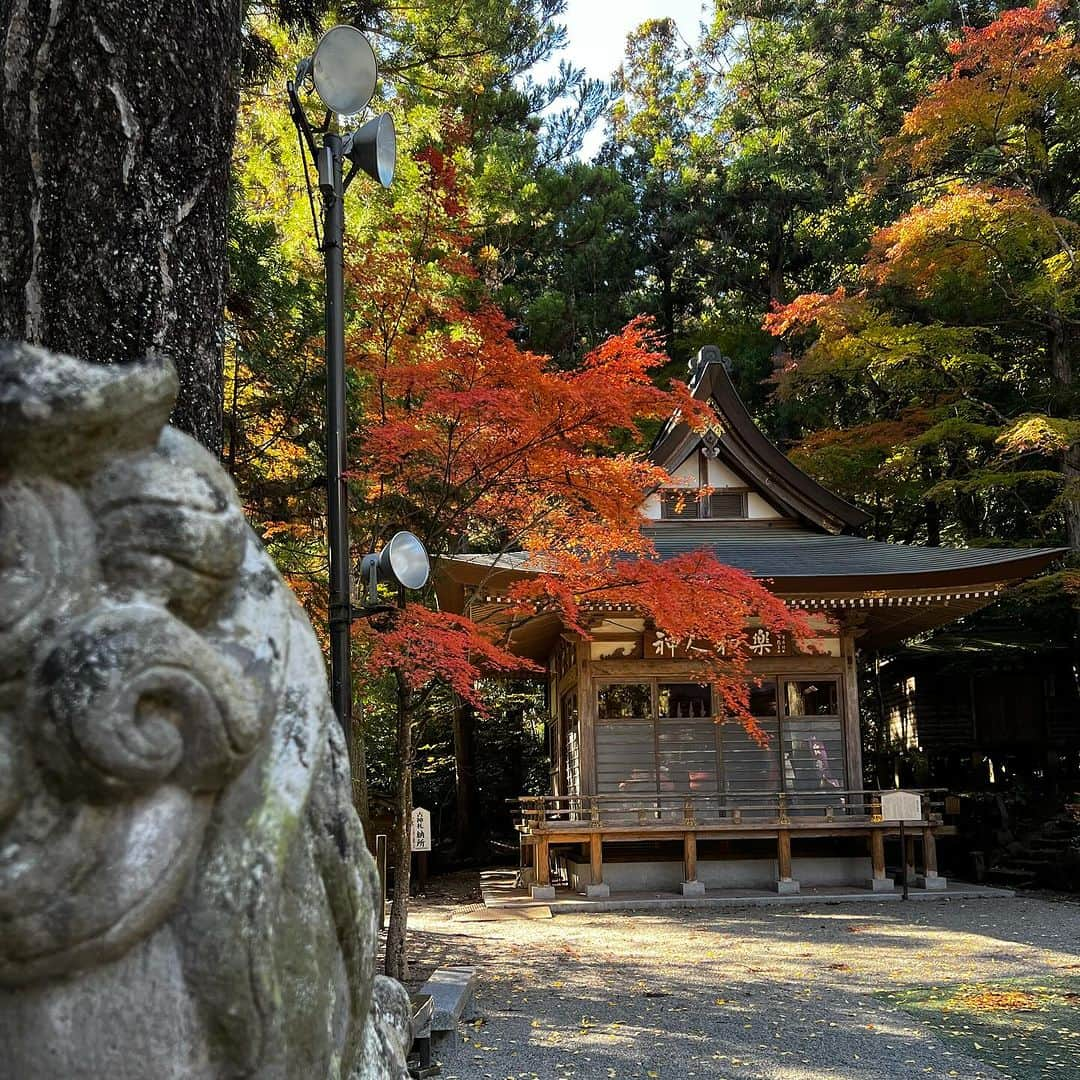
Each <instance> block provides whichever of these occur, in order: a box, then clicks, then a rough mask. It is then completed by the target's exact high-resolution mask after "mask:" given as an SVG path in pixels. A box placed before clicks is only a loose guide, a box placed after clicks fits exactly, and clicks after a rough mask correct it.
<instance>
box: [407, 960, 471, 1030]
mask: <svg viewBox="0 0 1080 1080" xmlns="http://www.w3.org/2000/svg"><path fill="white" fill-rule="evenodd" d="M476 982H477V980H476V968H473V967H445V968H438V969H437V970H436V971H435V973H434V974H433V975H432V976H431V978H430V979H428V981H427V982H426V983H424V985H423V986H422V987H421V988H420V993H421V994H430V995H431V998H432V1004H433V1014H432V1017H431V1034H432V1037H433V1038H434V1039H435V1040H437V1041H438V1040H440V1039H443V1038H446V1039H449V1041H450V1044H451V1045H456V1044H457V1026H458V1021H459V1020H469V1019H471V1018H472V1016H473V1006H474V998H473V995H474V994H475V992H476Z"/></svg>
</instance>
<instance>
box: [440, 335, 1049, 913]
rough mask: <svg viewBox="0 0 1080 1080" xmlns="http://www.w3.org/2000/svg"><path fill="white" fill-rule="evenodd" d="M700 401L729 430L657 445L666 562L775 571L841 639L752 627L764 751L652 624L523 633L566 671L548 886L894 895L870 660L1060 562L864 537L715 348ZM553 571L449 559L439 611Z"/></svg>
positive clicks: (551, 671) (544, 808)
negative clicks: (864, 695)
mask: <svg viewBox="0 0 1080 1080" xmlns="http://www.w3.org/2000/svg"><path fill="white" fill-rule="evenodd" d="M691 388H692V390H693V393H694V395H695V396H696V397H697V398H699V399H701V400H707V401H709V402H710V403H711V405H712V408H713V410H714V411H715V413H716V416H717V417H718V419H719V425H718V426H717V427H716V429H715V430H711V431H709V432H708V433H706V434H704V435H702V434H699V433H696V432H694V431H693V430H691V429H690V428H689V427H688V426H687V425H686V424H685V423H682V422H680V420H679V418H678V417H674V418H672V420H671V421H669V422H668V424H667V425H666V426H665V427H664V429H663V430H662V431H661V432H660V435H659V436H658V438H657V440H656V442H655V443H654V446H653V448H652V451H651V456H652V459H653V461H654V462H656V463H657V464H659V465H661V466H663V467H664V468H665V469H666V470H667V472H668V473H669V475H670V476H671V478H672V479H671V483H670V485H668V486H665V487H664V488H662V489H660V490H658V491H655V492H654V493H652V494H651V495H649V497H648V498H647V500H646V503H645V505H644V507H643V510H644V514H645V516H646V517H647V518H648V525H647V530H648V533H649V535H650V536H651V538H652V540H653V542H654V544H655V547H656V551H657V553H658V555H659V557H660V558H661V559H664V558H670V557H672V556H675V555H678V554H680V553H683V552H688V551H692V550H697V549H701V548H707V549H709V550H710V551H712V552H714V553H715V555H716V557H717V558H718V559H719V560H720V561H721V562H722V563H725V564H727V565H729V566H732V567H736V568H738V569H741V570H744V571H746V572H747V573H749V574H751V575H752V576H754V577H755V578H759V579H764V580H766V581H767V582H768V586H769V588H770V589H771V590H772V591H773V592H774V593H775V594H777V595H779V596H780V597H782V598H783V599H784V600H785V602H787V603H788V604H789V605H791V606H793V607H797V608H800V609H802V610H804V611H806V612H808V613H809V614H810V616H811V618H812V619H813V620H814V621H815V622H816V624H817V627H818V628H819V632H821V633H822V635H823V636H821V637H818V638H816V639H815V641H814V650H813V651H811V650H810V649H809V648H807V646H806V644H805V643H800V642H798V641H792V640H788V639H777V638H775V637H774V636H772V635H771V634H769V633H768V632H767V631H765V630H764V629H762V628H760V627H753V626H751V627H748V628H747V629H746V637H745V642H744V645H743V647H744V648H746V649H748V650H749V653H750V655H751V657H752V670H753V673H754V675H755V676H756V677H757V679H758V680H759V681H758V682H757V683H756V685H753V686H752V687H751V690H750V711H751V713H752V714H753V716H754V717H755V719H756V721H757V723H758V725H759V727H760V729H761V731H762V732H763V733H764V734H765V735H766V736H767V744H765V745H763V744H761V743H760V742H759V741H757V740H755V739H754V738H751V737H750V735H748V733H747V732H746V730H745V729H744V727H743V725H742V724H740V723H738V722H735V721H733V720H725V719H724V717H723V716H720V715H717V708H716V706H715V705H714V702H713V700H712V695H711V692H710V687H709V686H708V685H707V684H703V683H702V682H701V681H700V678H701V673H700V666H699V662H697V661H695V659H694V644H693V642H685V641H684V642H675V641H671V640H667V639H665V638H664V637H663V635H661V634H659V633H657V632H656V631H655V629H654V628H653V627H651V626H650V625H649V624H647V623H646V621H645V620H643V619H641V618H640V617H637V616H636V615H635V613H634V612H633V611H626V610H618V611H616V610H607V611H602V610H597V611H594V613H593V619H592V625H591V627H590V631H591V637H590V639H589V640H579V639H576V638H575V637H574V636H573V635H571V634H569V633H568V632H567V631H566V630H565V628H564V627H563V626H562V625H561V623H560V621H559V619H558V618H557V617H556V616H555V615H546V616H538V617H537V618H535V619H533V620H531V621H529V622H528V623H526V625H524V626H522V627H520V628H518V629H515V631H514V633H513V637H512V642H511V645H512V648H513V650H514V651H516V652H517V653H518V654H520V655H523V656H527V657H529V658H531V659H533V660H536V661H539V662H541V663H542V664H544V665H546V669H547V678H548V689H549V700H550V705H551V716H552V719H551V732H552V737H551V789H550V793H549V794H548V795H547V796H544V797H538V798H532V799H529V798H523V799H522V800H520V809H519V822H518V827H519V834H520V836H521V840H522V843H523V845H525V846H526V847H527V848H529V850H530V855H531V859H532V863H533V866H534V871H535V885H534V891H535V893H536V894H537V895H540V896H547V895H551V893H550V888H551V887H550V871H551V866H552V862H553V861H554V862H556V863H557V864H558V865H560V866H561V867H562V868H563V869H564V870H565V872H566V876H567V880H568V882H569V884H570V885H571V886H572V887H573V888H575V889H577V890H579V891H584V892H586V893H587V894H589V895H592V896H605V895H607V894H608V892H609V891H610V890H616V891H618V890H643V889H644V890H671V891H680V890H681V891H682V892H683V893H684V894H688V895H698V894H701V893H702V892H704V891H705V890H706V889H723V888H750V889H753V888H774V889H778V890H779V891H781V892H795V891H798V889H799V888H800V883H801V885H802V886H835V885H848V886H850V885H858V884H862V885H865V886H866V887H868V888H873V889H875V890H883V889H889V888H891V887H892V883H891V881H890V880H888V879H887V878H886V874H885V861H884V843H885V840H886V838H887V837H888V836H890V835H892V834H893V833H895V831H896V823H895V822H890V821H889V820H887V819H886V818H884V817H883V816H882V813H881V805H880V800H879V793H876V792H869V791H864V790H863V779H862V778H863V767H862V744H861V741H860V724H859V693H858V684H857V674H856V672H857V668H856V650H857V649H860V648H864V647H880V646H883V645H888V644H890V643H895V642H898V641H900V640H901V639H905V638H909V637H912V636H913V635H918V634H921V633H923V632H924V631H928V630H930V629H932V628H934V627H937V626H941V625H942V624H944V623H948V622H950V621H952V620H954V619H956V618H958V617H959V616H961V615H964V614H966V613H969V612H972V611H975V610H976V609H978V608H980V607H982V606H984V605H986V604H988V603H990V602H992V601H993V600H994V598H995V597H997V596H998V595H999V594H1000V593H1001V592H1002V590H1004V589H1006V588H1008V586H1009V585H1010V584H1012V583H1014V582H1017V581H1019V580H1021V579H1023V578H1025V577H1027V576H1029V575H1032V574H1035V573H1037V572H1039V571H1040V570H1042V569H1043V568H1044V567H1046V566H1047V565H1048V564H1049V563H1050V562H1051V561H1052V560H1053V559H1054V558H1055V557H1056V556H1057V555H1058V554H1059V552H1058V551H1057V550H1051V549H1004V548H978V549H951V548H929V547H919V546H915V545H901V544H891V543H881V542H877V541H873V540H867V539H864V538H862V537H860V536H859V535H858V530H859V528H860V526H862V525H863V523H864V521H865V515H864V514H863V512H862V511H860V510H858V509H857V508H856V507H854V506H852V505H850V504H849V503H847V502H845V501H843V500H842V499H840V498H838V497H837V496H836V495H834V494H832V493H831V492H829V491H827V490H825V489H824V488H823V487H822V486H821V485H820V484H818V483H817V482H816V481H814V480H813V479H812V478H811V477H809V476H808V475H807V474H805V473H804V472H802V471H801V470H800V469H799V468H797V467H796V466H795V465H794V464H793V463H792V462H791V461H789V460H788V459H787V458H786V457H785V456H784V455H783V454H782V453H781V452H780V451H779V450H778V449H777V448H776V447H775V446H774V445H773V444H772V443H771V442H770V441H769V440H768V439H767V438H766V437H765V436H764V435H763V434H762V433H761V432H760V431H759V430H758V428H757V427H756V425H755V424H754V422H753V420H752V419H751V417H750V415H749V413H748V412H747V410H746V408H745V406H744V405H743V403H742V401H741V400H740V398H739V396H738V394H737V393H736V391H735V388H734V386H733V384H732V382H731V379H730V377H729V374H728V371H727V369H726V362H725V361H722V360H721V358H720V357H719V354H718V353H717V352H716V350H714V349H704V350H702V352H701V354H699V356H698V359H697V361H696V363H695V366H694V371H693V379H692V383H691ZM541 572H542V570H539V569H537V568H536V567H535V566H533V565H532V564H531V563H530V560H529V557H528V556H527V555H526V554H524V553H511V554H509V555H502V556H499V557H493V556H490V555H464V556H459V557H456V558H452V559H444V560H442V562H441V565H440V571H439V586H438V587H439V595H440V600H441V603H442V605H443V607H444V608H445V609H447V610H451V611H465V612H469V613H470V614H471V615H472V616H473V617H477V618H481V619H485V620H491V619H497V618H498V617H499V611H500V609H501V608H503V607H504V606H505V600H504V593H505V590H506V587H507V586H508V585H509V583H511V582H512V581H514V580H517V579H519V578H520V577H521V576H523V575H529V574H535V573H541ZM921 807H922V809H921V813H920V818H919V821H918V822H917V823H916V824H915V826H914V830H913V831H914V835H915V836H917V837H919V838H920V839H921V845H920V849H919V852H918V853H917V855H916V853H915V852H908V861H909V862H911V861H912V860H913V859H915V858H916V857H918V858H919V860H920V861H921V867H920V869H921V875H920V880H921V882H922V883H923V885H924V886H926V887H940V886H942V885H943V881H942V879H941V878H939V877H938V876H937V872H936V871H937V864H936V858H935V842H934V837H935V833H940V831H941V830H942V829H944V828H946V826H945V825H943V823H942V820H941V817H940V813H939V808H938V807H937V806H936V805H935V799H934V797H933V796H932V794H931V793H925V794H924V795H923V796H922V802H921Z"/></svg>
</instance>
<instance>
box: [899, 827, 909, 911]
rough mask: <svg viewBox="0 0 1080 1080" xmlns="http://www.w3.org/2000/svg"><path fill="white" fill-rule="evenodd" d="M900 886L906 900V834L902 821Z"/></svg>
mask: <svg viewBox="0 0 1080 1080" xmlns="http://www.w3.org/2000/svg"><path fill="white" fill-rule="evenodd" d="M900 884H901V887H902V888H903V890H904V893H903V895H904V899H905V900H907V899H908V879H907V833H906V831H905V830H904V819H903V818H901V819H900Z"/></svg>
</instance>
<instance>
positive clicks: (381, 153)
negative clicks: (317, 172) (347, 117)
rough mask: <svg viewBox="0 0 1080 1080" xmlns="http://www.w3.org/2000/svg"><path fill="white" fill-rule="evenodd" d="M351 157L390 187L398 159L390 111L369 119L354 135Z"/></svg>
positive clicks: (375, 178) (365, 170)
mask: <svg viewBox="0 0 1080 1080" xmlns="http://www.w3.org/2000/svg"><path fill="white" fill-rule="evenodd" d="M349 157H350V158H351V159H352V161H353V163H354V164H355V165H356V166H357V168H359V169H363V170H364V172H366V173H367V174H368V176H370V177H371V179H372V180H378V181H379V183H380V184H382V186H383V187H389V186H390V184H391V183H392V182H393V179H394V164H395V163H396V161H397V135H396V134H395V132H394V118H393V117H392V116H391V115H390V114H389V113H383V114H382V116H376V117H375V119H374V120H369V121H368V122H367V123H366V124H365V125H364V126H363V127H362V128H361V129H360V130H359V131H357V132H356V133H355V134H354V135H353V137H352V147H351V149H350V150H349Z"/></svg>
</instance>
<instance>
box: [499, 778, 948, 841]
mask: <svg viewBox="0 0 1080 1080" xmlns="http://www.w3.org/2000/svg"><path fill="white" fill-rule="evenodd" d="M905 790H906V791H913V790H914V791H915V793H916V794H918V795H919V796H920V797H921V799H922V820H923V821H924V822H927V823H929V824H938V823H940V822H941V821H942V815H943V810H944V802H945V799H944V797H945V794H946V789H944V788H923V789H912V788H906V789H905ZM883 794H885V792H882V791H877V790H868V789H862V790H854V789H853V790H839V789H824V790H817V791H777V792H761V791H728V792H722V793H720V792H718V793H715V794H701V793H697V792H695V793H693V794H684V793H674V792H673V793H669V794H662V795H661V794H642V793H636V794H621V793H620V794H612V795H522V796H520V797H518V798H517V799H510V800H508V802H510V803H511V804H512V805H514V807H515V808H516V809H515V811H514V812H515V825H516V827H517V829H518V830H519V831H520V832H523V833H534V832H559V831H560V830H568V831H569V830H572V831H581V830H582V829H590V828H593V829H603V828H609V827H614V828H618V827H624V826H632V827H638V828H647V827H649V826H656V827H657V828H667V829H670V828H673V827H675V828H677V827H679V826H686V827H690V828H694V827H699V826H700V827H704V828H724V827H728V828H732V829H734V828H745V827H747V826H753V825H798V824H810V823H813V822H837V823H849V824H855V823H857V822H866V823H875V822H880V821H882V820H883V819H882V815H881V796H882V795H883Z"/></svg>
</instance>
